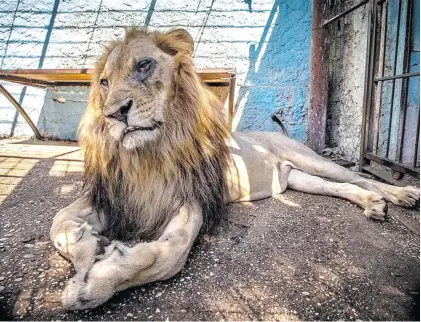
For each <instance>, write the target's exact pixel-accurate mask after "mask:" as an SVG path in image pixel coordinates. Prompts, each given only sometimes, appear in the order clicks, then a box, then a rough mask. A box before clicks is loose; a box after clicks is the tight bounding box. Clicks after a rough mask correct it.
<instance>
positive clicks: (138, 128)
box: [123, 121, 162, 136]
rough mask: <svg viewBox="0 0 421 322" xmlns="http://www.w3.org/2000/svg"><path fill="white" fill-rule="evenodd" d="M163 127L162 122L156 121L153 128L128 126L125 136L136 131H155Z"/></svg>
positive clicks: (124, 132)
mask: <svg viewBox="0 0 421 322" xmlns="http://www.w3.org/2000/svg"><path fill="white" fill-rule="evenodd" d="M161 126H162V122H161V121H154V122H153V124H152V125H151V126H128V127H126V128H125V129H124V131H123V136H124V135H126V134H129V133H131V132H135V131H153V130H155V129H157V128H159V127H161Z"/></svg>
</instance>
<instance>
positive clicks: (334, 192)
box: [288, 169, 387, 220]
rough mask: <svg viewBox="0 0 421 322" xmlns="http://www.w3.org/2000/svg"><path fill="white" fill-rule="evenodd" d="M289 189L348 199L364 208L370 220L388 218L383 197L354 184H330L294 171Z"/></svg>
mask: <svg viewBox="0 0 421 322" xmlns="http://www.w3.org/2000/svg"><path fill="white" fill-rule="evenodd" d="M288 188H291V189H294V190H297V191H302V192H306V193H311V194H318V195H327V196H334V197H339V198H343V199H347V200H349V201H351V202H353V203H355V204H357V205H358V206H360V207H361V208H363V209H364V214H365V215H366V216H367V217H368V218H372V219H376V220H384V219H385V217H386V212H387V204H386V201H385V200H384V199H383V197H382V196H381V195H379V194H377V193H375V192H373V191H369V190H365V189H363V188H360V187H358V186H356V185H353V184H349V183H337V182H330V181H326V180H323V179H322V178H320V177H316V176H312V175H309V174H307V173H304V172H302V171H299V170H295V169H293V170H291V172H290V174H289V177H288Z"/></svg>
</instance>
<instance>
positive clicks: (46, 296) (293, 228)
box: [0, 141, 420, 320]
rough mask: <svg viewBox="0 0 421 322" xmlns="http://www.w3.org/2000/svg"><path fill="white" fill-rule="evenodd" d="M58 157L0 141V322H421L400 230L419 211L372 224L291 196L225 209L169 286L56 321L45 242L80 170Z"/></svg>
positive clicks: (354, 210) (415, 244)
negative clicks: (2, 187)
mask: <svg viewBox="0 0 421 322" xmlns="http://www.w3.org/2000/svg"><path fill="white" fill-rule="evenodd" d="M0 143H1V141H0ZM61 148H62V149H66V148H67V149H69V150H68V152H67V153H66V152H63V151H65V150H60V151H59V152H57V151H56V152H57V153H55V152H54V153H53V152H52V151H50V150H48V146H47V147H46V146H36V145H24V144H23V143H22V144H21V145H19V144H16V145H15V146H14V147H11V145H10V144H3V145H1V144H0V171H1V172H0V184H1V185H5V186H7V185H10V182H11V180H12V181H13V178H15V179H16V178H18V181H15V183H16V184H15V185H14V186H13V189H9V188H10V187H9V188H8V189H9V190H7V189H6V190H5V191H6V192H7V191H8V192H7V193H3V194H5V195H6V196H5V198H4V201H3V203H2V204H1V206H0V222H1V226H0V319H15V320H18V319H25V320H50V319H60V320H79V319H83V320H166V319H169V320H220V319H233V320H234V319H235V320H245V319H247V320H252V319H254V320H274V319H276V320H280V319H288V320H314V319H316V320H319V319H320V320H338V319H344V320H355V319H362V320H368V319H372V320H417V319H419V307H417V306H416V303H418V301H419V300H418V298H417V297H418V296H419V276H420V275H419V274H420V271H419V270H420V269H419V235H417V234H416V233H414V232H413V231H411V230H410V229H408V228H407V226H406V225H404V224H403V223H402V222H414V221H415V222H416V221H417V220H419V216H418V214H417V211H416V210H411V211H410V210H404V209H401V208H398V207H394V206H390V210H389V213H390V216H389V219H388V221H387V222H385V223H378V222H373V221H370V220H367V219H366V218H365V217H364V216H363V212H362V210H361V209H359V208H358V207H356V206H354V205H353V204H351V203H349V202H346V201H343V200H339V199H334V198H330V197H321V196H312V195H306V194H303V193H298V192H294V191H287V192H286V193H285V194H284V195H282V196H279V197H277V198H271V199H267V200H263V201H260V202H255V203H249V204H236V205H233V206H231V209H230V214H229V217H228V220H227V221H226V222H224V223H223V225H222V226H221V227H220V229H219V231H218V233H217V234H216V235H214V236H207V235H205V236H201V237H200V238H199V239H198V240H197V242H196V244H195V246H194V248H193V251H192V253H191V256H190V257H189V260H188V263H187V265H186V267H185V269H184V270H183V271H182V272H181V273H180V274H178V275H177V276H175V277H174V278H172V279H170V280H168V281H164V282H158V283H153V284H150V285H146V286H142V287H138V288H134V289H131V290H127V291H125V292H121V293H119V294H117V295H116V296H115V297H114V298H113V299H112V300H111V301H109V302H108V303H107V304H105V305H103V306H102V307H100V308H98V309H95V310H91V311H81V312H65V311H63V309H62V308H61V307H60V293H61V291H62V290H63V288H64V286H65V283H66V281H67V280H68V279H69V278H70V276H71V275H72V274H73V270H72V268H71V265H70V264H69V263H68V262H67V261H65V260H64V259H63V258H62V257H60V256H59V255H58V254H57V252H56V251H55V250H54V248H53V247H52V245H51V243H50V242H49V237H48V233H49V227H50V225H51V221H52V218H53V216H54V215H55V213H56V212H57V211H58V210H59V209H60V208H62V207H64V206H66V205H67V204H69V203H70V202H71V201H73V200H74V199H75V198H76V197H77V195H78V193H79V191H80V189H81V185H82V182H81V180H82V173H81V161H80V159H78V158H77V157H74V155H75V153H78V152H77V151H75V150H76V149H75V148H74V147H71V146H67V147H61ZM16 149H20V150H19V151H18V152H19V153H14V152H13V151H15V150H16ZM37 149H38V150H37ZM37 151H38V152H37ZM15 152H16V151H15ZM50 152H51V153H50ZM37 153H38V154H37ZM16 160H17V161H16ZM28 162H29V165H28V164H27V163H28ZM28 169H29V170H28ZM19 178H20V179H19ZM22 178H23V180H22ZM19 180H20V181H19Z"/></svg>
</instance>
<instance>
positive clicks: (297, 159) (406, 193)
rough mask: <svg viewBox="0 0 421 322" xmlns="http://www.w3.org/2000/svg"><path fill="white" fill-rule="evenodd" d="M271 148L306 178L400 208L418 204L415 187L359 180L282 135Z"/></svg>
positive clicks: (281, 159) (417, 194) (356, 176)
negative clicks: (331, 183) (361, 191)
mask: <svg viewBox="0 0 421 322" xmlns="http://www.w3.org/2000/svg"><path fill="white" fill-rule="evenodd" d="M276 134H279V133H276ZM271 144H272V145H273V147H274V153H276V154H277V155H278V157H279V159H280V162H289V163H290V164H292V167H293V168H295V169H298V170H301V171H303V172H305V173H308V174H310V175H313V176H318V177H323V178H327V179H330V180H332V181H335V182H343V183H350V184H353V185H357V186H359V187H361V188H363V189H366V190H370V191H372V192H375V193H377V194H379V195H381V196H382V197H383V198H385V199H386V200H387V201H390V202H393V203H394V204H395V205H398V206H401V207H413V206H415V204H416V203H417V202H418V201H419V200H420V190H419V188H417V187H413V186H407V187H396V186H392V185H389V184H385V183H381V182H378V181H374V180H370V179H366V178H362V177H361V176H359V175H358V173H356V172H353V171H350V170H348V169H346V168H344V167H342V166H340V165H338V164H336V163H335V162H332V161H330V160H328V159H326V158H323V157H322V156H320V155H318V154H317V153H316V152H314V151H313V150H311V149H310V148H309V147H307V146H306V145H304V144H302V143H301V142H298V141H295V140H293V139H290V138H287V137H285V136H283V135H277V136H272V137H271Z"/></svg>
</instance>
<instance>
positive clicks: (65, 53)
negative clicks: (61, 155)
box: [0, 0, 311, 141]
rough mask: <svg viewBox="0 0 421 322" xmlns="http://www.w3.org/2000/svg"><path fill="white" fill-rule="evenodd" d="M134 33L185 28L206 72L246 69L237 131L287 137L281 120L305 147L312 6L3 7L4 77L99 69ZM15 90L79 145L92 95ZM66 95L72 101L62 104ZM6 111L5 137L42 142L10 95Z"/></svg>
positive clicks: (55, 130)
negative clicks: (129, 30)
mask: <svg viewBox="0 0 421 322" xmlns="http://www.w3.org/2000/svg"><path fill="white" fill-rule="evenodd" d="M133 25H134V26H147V27H149V28H152V29H158V30H162V31H166V30H168V29H170V28H173V27H184V28H186V29H187V30H188V31H189V32H190V33H191V34H192V36H193V38H194V40H195V43H196V48H195V52H194V62H195V64H196V66H197V67H205V68H207V67H208V68H212V67H217V68H224V67H235V68H236V69H237V86H236V95H235V98H236V105H235V110H236V115H235V118H234V128H236V129H237V130H246V131H251V130H274V131H279V128H278V126H277V125H276V124H274V123H273V122H272V121H271V119H270V115H271V114H273V113H278V115H280V117H281V119H282V120H283V122H284V123H285V126H286V127H287V129H288V131H289V133H290V134H291V135H292V136H293V137H295V138H297V139H300V140H303V141H304V140H305V138H306V115H307V108H308V85H309V78H310V75H309V74H310V44H311V1H308V0H297V1H289V0H255V1H254V0H253V1H252V0H244V1H242V0H194V1H177V0H166V1H163V0H148V1H126V0H114V1H110V0H92V1H82V0H37V1H35V0H0V69H12V68H82V67H92V66H93V64H94V62H95V59H96V58H97V57H98V55H99V54H100V52H101V44H103V43H104V42H106V41H109V40H111V39H114V38H116V37H121V35H122V34H123V33H124V28H125V27H130V26H133ZM2 84H6V83H2ZM6 87H7V89H8V90H9V91H10V92H11V93H12V94H13V95H14V97H15V98H16V99H17V100H18V101H19V99H20V100H21V102H22V104H23V106H24V108H25V109H26V111H27V112H28V114H29V115H30V116H31V117H32V119H33V120H34V122H35V123H36V124H37V126H38V127H39V128H40V130H41V132H42V133H43V134H44V135H46V136H53V137H57V138H66V139H74V138H75V131H76V128H77V124H78V122H79V119H80V116H81V113H82V112H83V109H84V106H85V105H86V100H87V90H86V89H84V88H79V87H78V88H60V89H57V90H55V89H51V90H49V91H45V90H42V89H36V88H30V87H28V88H27V89H26V90H24V89H23V87H22V86H17V85H12V84H6ZM60 97H62V98H64V99H65V102H64V103H60V102H58V101H57V100H54V99H57V98H60ZM59 101H63V100H60V99H59ZM0 111H1V112H0V135H4V136H9V135H11V134H13V135H31V134H32V132H31V130H30V128H29V126H28V125H27V124H26V123H25V122H24V120H23V119H22V118H21V116H19V115H18V114H16V111H15V110H14V108H13V107H12V106H11V104H10V103H9V102H8V101H7V100H6V99H5V98H4V97H2V96H0Z"/></svg>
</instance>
